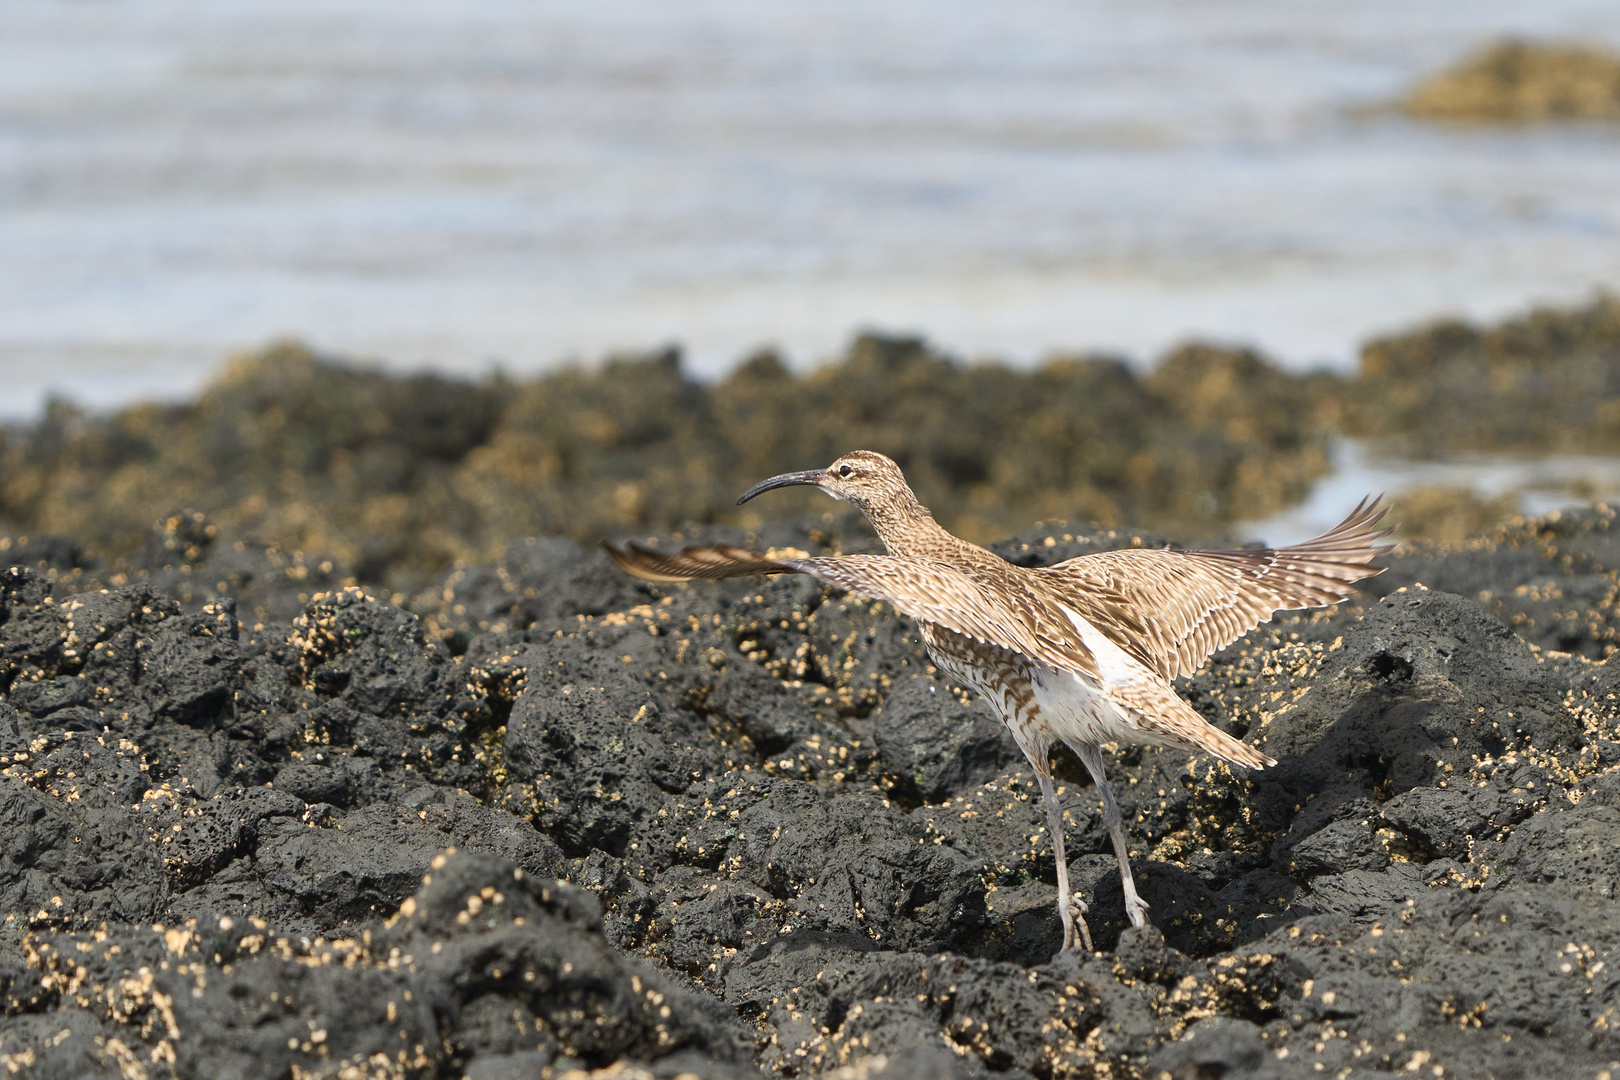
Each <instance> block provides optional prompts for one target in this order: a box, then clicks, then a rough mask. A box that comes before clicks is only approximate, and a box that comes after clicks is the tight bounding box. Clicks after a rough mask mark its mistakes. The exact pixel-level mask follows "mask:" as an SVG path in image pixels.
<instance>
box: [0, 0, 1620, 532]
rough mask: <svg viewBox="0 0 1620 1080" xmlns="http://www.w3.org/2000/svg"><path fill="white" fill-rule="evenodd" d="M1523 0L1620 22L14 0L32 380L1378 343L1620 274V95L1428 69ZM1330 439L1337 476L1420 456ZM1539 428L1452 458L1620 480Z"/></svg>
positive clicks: (3, 139) (16, 123)
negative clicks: (1451, 108) (1426, 107)
mask: <svg viewBox="0 0 1620 1080" xmlns="http://www.w3.org/2000/svg"><path fill="white" fill-rule="evenodd" d="M1514 35H1517V36H1524V37H1529V38H1535V39H1542V40H1553V41H1571V42H1585V43H1589V44H1595V45H1599V46H1603V45H1607V46H1609V47H1614V46H1616V45H1620V5H1617V4H1615V3H1613V0H1547V2H1544V3H1541V4H1536V5H1527V4H1522V3H1510V2H1505V0H1486V2H1480V0H1466V2H1465V0H1433V2H1426V3H1421V4H1412V3H1409V2H1397V0H1373V2H1367V3H1359V4H1335V3H1326V2H1303V0H1300V2H1289V3H1274V2H1260V0H1217V2H1211V0H1095V2H1089V3H1074V2H1056V0H1015V2H1008V3H1003V4H998V5H993V6H991V5H982V4H965V3H954V2H940V0H933V2H929V3H921V2H907V0H891V2H881V3H871V2H865V3H854V2H849V0H821V2H819V3H816V4H793V3H778V4H770V5H759V4H745V3H739V2H732V0H691V2H688V3H684V4H662V3H653V2H650V0H628V2H621V3H616V4H611V5H582V4H560V3H546V2H538V3H537V2H529V0H524V2H518V0H484V2H480V3H476V4H465V3H449V2H438V0H388V2H383V0H321V2H318V3H317V2H312V0H285V2H279V3H276V4H263V3H247V2H241V0H218V2H211V3H207V4H203V3H195V2H181V0H72V2H47V0H3V2H0V379H3V380H4V385H5V387H6V393H5V394H4V395H0V419H13V420H15V419H21V418H27V417H34V416H37V415H38V414H39V410H40V407H41V404H42V402H43V401H44V400H45V398H46V397H47V396H48V395H49V394H51V393H59V394H63V395H66V396H67V397H69V398H71V399H72V400H74V401H77V402H80V403H83V404H85V405H88V406H91V407H94V408H108V407H113V406H118V405H122V404H125V403H128V402H130V401H132V400H136V399H142V398H157V399H164V400H178V399H182V398H186V397H188V396H190V395H193V394H194V393H196V391H197V390H198V388H199V386H201V385H202V384H203V382H204V381H205V380H206V378H207V377H208V376H209V375H210V374H211V373H212V372H214V371H215V370H216V369H217V367H218V365H219V364H220V363H221V361H222V359H223V358H224V357H225V356H226V355H227V354H228V353H230V352H232V351H234V350H239V349H242V348H249V347H257V346H260V345H263V344H264V343H265V342H267V341H269V340H271V339H274V338H278V337H282V336H293V337H297V338H299V339H302V340H305V341H308V342H311V343H313V344H314V345H315V346H316V347H318V348H320V349H322V350H326V351H329V352H332V353H335V354H338V355H346V356H351V357H356V358H363V359H368V360H374V361H376V362H379V363H382V364H384V365H386V366H389V367H393V368H396V369H415V368H421V367H427V368H431V369H435V370H438V371H441V372H452V373H481V372H487V371H488V370H490V369H492V368H493V367H496V366H499V367H503V368H505V369H506V370H509V371H512V372H515V373H519V374H522V373H532V372H537V371H541V370H546V369H550V368H554V367H556V366H558V365H560V364H565V363H569V362H575V361H580V360H585V361H593V360H596V359H598V358H600V357H601V356H603V355H604V354H606V353H608V352H610V351H613V350H618V349H637V348H646V347H650V346H654V345H659V344H662V343H666V342H676V343H679V344H681V345H682V346H683V347H684V349H685V355H686V364H687V368H688V370H691V371H695V372H697V373H699V374H700V375H704V376H707V377H717V376H719V375H720V374H722V373H724V372H725V371H727V370H729V369H730V368H732V367H733V366H734V365H735V364H736V363H737V362H738V361H739V359H740V358H741V357H742V356H743V355H744V354H745V353H746V352H747V351H748V350H750V349H753V348H755V347H757V346H760V345H767V344H768V345H772V346H775V347H777V348H778V349H779V350H780V351H781V353H782V355H783V356H784V357H785V358H786V360H787V362H788V363H789V365H790V366H792V367H797V368H801V369H802V368H805V367H808V366H810V365H813V364H814V363H816V362H817V361H819V360H821V359H824V358H826V357H828V356H830V355H832V354H833V353H835V352H836V351H837V350H839V349H840V348H842V347H843V346H844V345H845V344H846V343H847V342H848V341H849V340H850V338H851V336H852V334H854V333H855V332H856V331H857V330H859V329H862V328H879V329H883V330H887V331H898V332H915V333H921V334H925V335H927V337H928V338H929V340H930V341H931V342H933V343H934V344H936V345H937V346H939V347H941V348H943V349H944V350H946V351H947V352H949V353H951V354H953V355H957V356H961V357H966V358H977V357H991V356H993V357H997V358H1001V359H1004V360H1009V361H1012V362H1014V363H1033V362H1035V361H1037V360H1039V359H1040V358H1041V357H1043V356H1045V355H1047V354H1049V353H1052V352H1054V351H1079V350H1104V351H1116V352H1118V353H1120V354H1121V355H1123V356H1125V357H1126V358H1127V359H1129V360H1130V361H1131V362H1133V363H1138V364H1145V363H1150V362H1152V361H1153V360H1154V359H1155V358H1156V357H1157V356H1158V355H1159V354H1161V353H1162V351H1163V350H1165V349H1167V348H1168V347H1170V346H1171V345H1173V344H1175V343H1177V342H1181V341H1185V340H1188V339H1192V338H1199V339H1205V340H1213V341H1217V342H1225V343H1235V344H1245V345H1252V346H1256V347H1258V348H1260V349H1262V350H1264V352H1265V353H1266V354H1267V355H1268V356H1269V357H1270V358H1271V359H1272V360H1273V361H1274V362H1276V363H1278V364H1279V365H1280V366H1282V367H1284V368H1287V369H1290V370H1295V371H1299V370H1304V369H1308V368H1312V367H1324V366H1325V367H1330V368H1335V369H1338V370H1346V369H1348V368H1349V367H1350V366H1351V365H1353V363H1354V358H1355V356H1356V352H1357V349H1358V347H1359V345H1360V344H1361V343H1363V342H1364V341H1365V340H1366V339H1367V338H1369V337H1370V336H1372V335H1374V334H1379V333H1388V332H1391V331H1394V330H1399V329H1402V328H1405V327H1408V326H1411V325H1413V324H1415V323H1417V322H1421V321H1425V320H1428V319H1431V318H1434V317H1437V316H1441V315H1462V316H1466V317H1471V318H1476V319H1485V318H1496V317H1500V316H1503V315H1506V314H1509V313H1517V312H1522V311H1523V310H1525V309H1527V308H1528V307H1529V306H1531V305H1532V304H1535V303H1541V302H1558V303H1566V304H1568V303H1578V302H1582V301H1584V300H1586V299H1588V298H1590V297H1591V296H1592V295H1593V294H1594V292H1595V291H1596V290H1599V289H1603V288H1612V287H1614V286H1615V285H1616V284H1617V283H1620V153H1617V151H1620V129H1617V127H1616V126H1614V125H1603V124H1580V123H1575V124H1568V123H1565V124H1553V125H1537V124H1529V125H1507V126H1444V125H1435V124H1424V123H1419V122H1415V121H1413V120H1410V119H1408V118H1405V117H1403V116H1402V115H1401V114H1400V113H1399V111H1398V110H1397V109H1396V108H1394V106H1393V102H1394V101H1395V100H1396V99H1398V98H1399V97H1400V95H1402V94H1403V93H1404V92H1406V91H1407V90H1408V89H1409V88H1410V87H1411V86H1412V85H1413V84H1414V83H1415V82H1417V81H1418V80H1419V79H1421V78H1422V77H1424V76H1425V75H1428V74H1430V73H1432V72H1434V71H1435V70H1437V69H1440V68H1443V67H1445V66H1446V65H1448V64H1451V63H1453V62H1455V61H1456V60H1457V59H1458V58H1459V57H1460V56H1462V55H1464V54H1465V53H1467V52H1469V51H1470V50H1472V49H1474V48H1476V47H1478V46H1479V45H1481V44H1482V43H1484V42H1487V41H1490V40H1493V39H1498V38H1502V37H1505V36H1514ZM1337 454H1338V457H1337V464H1338V473H1337V474H1336V475H1337V483H1336V484H1324V485H1322V486H1320V487H1319V488H1318V496H1319V499H1318V500H1317V501H1324V500H1325V501H1332V502H1333V504H1334V506H1335V507H1337V505H1338V503H1339V502H1342V501H1343V499H1339V498H1338V495H1339V494H1340V492H1339V490H1338V489H1339V488H1341V487H1342V488H1344V489H1345V492H1344V494H1345V495H1346V497H1348V493H1349V491H1350V489H1352V488H1354V489H1356V491H1355V493H1356V494H1359V493H1360V490H1361V489H1362V488H1364V487H1377V486H1383V483H1382V482H1383V481H1384V480H1386V479H1391V477H1390V475H1388V474H1390V470H1391V469H1393V470H1395V473H1397V474H1399V475H1395V476H1393V481H1394V482H1395V483H1397V484H1398V483H1404V482H1407V481H1410V480H1411V479H1412V478H1411V477H1410V476H1407V475H1406V474H1404V473H1401V472H1400V470H1402V469H1405V468H1406V465H1405V464H1403V463H1401V462H1399V461H1396V462H1393V463H1391V462H1389V461H1385V462H1383V463H1379V461H1378V459H1377V457H1376V454H1373V453H1371V452H1369V451H1367V450H1366V448H1364V447H1363V446H1361V445H1360V444H1355V443H1350V444H1343V445H1341V446H1340V447H1339V450H1338V451H1337ZM1517 460H1518V459H1511V458H1509V459H1501V460H1497V459H1493V458H1490V457H1489V456H1488V455H1487V456H1486V457H1485V458H1480V459H1477V460H1473V461H1472V462H1471V463H1469V462H1462V463H1454V464H1455V469H1454V471H1453V473H1452V474H1447V476H1446V477H1443V478H1441V480H1440V481H1438V482H1441V483H1446V484H1452V485H1454V486H1455V485H1461V486H1463V487H1465V488H1468V489H1471V490H1473V491H1475V492H1476V493H1477V494H1480V495H1482V496H1490V495H1492V494H1493V493H1494V492H1495V491H1496V489H1497V487H1499V486H1501V483H1503V482H1504V481H1503V480H1502V478H1503V477H1504V476H1507V477H1510V478H1517V479H1515V480H1514V481H1513V483H1515V484H1517V485H1518V486H1517V487H1513V488H1512V489H1513V490H1526V489H1527V487H1526V484H1528V489H1535V487H1536V484H1540V485H1542V487H1543V488H1547V487H1548V486H1549V485H1551V489H1556V490H1558V491H1568V490H1570V489H1571V485H1572V484H1573V485H1575V486H1581V485H1584V487H1582V490H1583V491H1585V492H1586V493H1588V494H1592V493H1596V494H1599V495H1601V494H1604V493H1607V492H1610V491H1611V489H1614V488H1617V487H1620V479H1616V478H1615V472H1616V470H1614V469H1612V468H1611V467H1610V466H1612V465H1613V459H1607V458H1592V459H1585V458H1576V459H1564V458H1560V459H1549V460H1551V461H1552V462H1553V463H1552V464H1550V465H1549V464H1543V466H1541V469H1542V473H1538V474H1537V476H1539V477H1540V479H1538V480H1534V481H1533V482H1520V481H1523V480H1524V477H1523V475H1522V474H1521V473H1520V472H1515V471H1514V470H1515V469H1516V468H1517V466H1516V465H1515V462H1516V461H1517ZM1560 462H1561V463H1563V464H1559V463H1560ZM1457 469H1460V470H1462V471H1461V472H1458V471H1456V470H1457ZM1549 469H1550V470H1552V471H1553V472H1558V470H1559V469H1565V472H1564V473H1559V474H1558V476H1557V477H1556V478H1554V479H1548V478H1547V476H1546V475H1544V474H1545V473H1546V471H1547V470H1549ZM1379 470H1383V472H1380V471H1379ZM1469 470H1472V471H1469ZM1594 473H1595V474H1596V479H1595V480H1594V479H1592V476H1591V475H1590V474H1594ZM1566 474H1567V475H1566ZM1510 486H1511V485H1510ZM1329 496H1332V498H1331V499H1330V498H1329ZM1549 497H1551V496H1549ZM1532 501H1533V500H1532ZM1314 505H1315V503H1314V502H1312V503H1308V504H1307V505H1306V506H1305V507H1302V508H1300V509H1299V510H1298V511H1295V512H1291V514H1292V516H1291V517H1288V518H1286V519H1285V518H1272V519H1266V521H1264V522H1260V523H1257V524H1256V525H1255V527H1258V528H1264V529H1267V530H1269V531H1268V532H1267V533H1266V535H1269V536H1271V537H1272V538H1273V539H1277V538H1282V539H1286V538H1288V537H1289V536H1291V535H1293V534H1294V533H1295V532H1297V531H1299V530H1302V529H1308V528H1310V527H1314V525H1316V524H1319V523H1320V522H1318V521H1317V520H1316V517H1319V516H1321V513H1327V512H1328V511H1326V510H1323V511H1321V513H1317V514H1316V517H1313V516H1312V514H1313V513H1315V512H1314V511H1312V510H1311V507H1312V506H1314ZM1324 505H1325V502H1324ZM1522 505H1523V506H1524V508H1525V509H1531V508H1532V507H1531V505H1530V504H1529V503H1523V504H1522Z"/></svg>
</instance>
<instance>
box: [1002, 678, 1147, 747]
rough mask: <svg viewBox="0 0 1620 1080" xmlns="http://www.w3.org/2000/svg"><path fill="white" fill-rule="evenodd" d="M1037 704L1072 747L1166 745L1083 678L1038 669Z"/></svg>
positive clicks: (1043, 715) (1053, 728)
mask: <svg viewBox="0 0 1620 1080" xmlns="http://www.w3.org/2000/svg"><path fill="white" fill-rule="evenodd" d="M1032 681H1033V683H1034V686H1035V703H1036V705H1038V706H1039V707H1040V710H1041V716H1042V718H1043V719H1044V720H1045V721H1046V725H1047V727H1048V728H1049V729H1050V730H1051V732H1052V734H1053V735H1056V736H1057V737H1058V738H1060V739H1062V740H1063V741H1064V742H1066V743H1068V744H1069V745H1070V746H1077V745H1079V744H1081V743H1091V744H1093V745H1100V744H1102V743H1110V742H1111V743H1127V744H1128V743H1146V744H1149V745H1162V744H1163V742H1164V740H1163V739H1162V738H1160V737H1158V735H1157V734H1156V733H1155V732H1153V731H1152V730H1150V729H1144V728H1143V727H1142V726H1141V725H1140V724H1138V723H1137V722H1136V720H1135V718H1134V717H1132V716H1131V715H1130V713H1129V712H1128V711H1126V710H1122V709H1120V708H1119V707H1118V706H1116V705H1115V704H1114V703H1113V702H1112V701H1109V700H1108V698H1107V697H1106V696H1105V695H1104V694H1103V692H1102V690H1101V689H1100V688H1098V687H1097V686H1095V685H1094V684H1092V683H1091V682H1090V681H1089V680H1087V679H1086V677H1085V676H1083V675H1076V674H1074V673H1072V672H1067V671H1053V670H1052V669H1051V668H1048V667H1037V668H1036V669H1035V672H1034V678H1033V680H1032Z"/></svg>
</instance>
